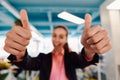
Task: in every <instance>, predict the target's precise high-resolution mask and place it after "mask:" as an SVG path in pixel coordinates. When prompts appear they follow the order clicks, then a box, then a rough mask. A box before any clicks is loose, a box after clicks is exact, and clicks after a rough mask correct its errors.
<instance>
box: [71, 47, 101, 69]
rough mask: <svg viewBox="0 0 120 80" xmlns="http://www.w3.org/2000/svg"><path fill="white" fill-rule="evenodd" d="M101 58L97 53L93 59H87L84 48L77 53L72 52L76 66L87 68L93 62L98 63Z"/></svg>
mask: <svg viewBox="0 0 120 80" xmlns="http://www.w3.org/2000/svg"><path fill="white" fill-rule="evenodd" d="M98 60H99V55H98V54H97V53H96V54H95V55H94V57H93V59H92V61H87V60H86V59H85V51H84V48H83V49H82V51H81V53H79V54H77V53H73V54H72V62H73V64H74V67H75V68H82V69H83V68H85V67H87V66H89V65H91V64H94V65H95V63H97V62H98Z"/></svg>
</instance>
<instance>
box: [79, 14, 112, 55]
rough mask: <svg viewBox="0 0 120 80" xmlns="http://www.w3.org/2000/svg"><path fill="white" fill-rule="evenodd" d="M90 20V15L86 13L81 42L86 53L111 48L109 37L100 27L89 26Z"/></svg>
mask: <svg viewBox="0 0 120 80" xmlns="http://www.w3.org/2000/svg"><path fill="white" fill-rule="evenodd" d="M91 21H92V20H91V16H90V15H89V14H86V15H85V26H84V30H83V33H82V40H81V43H82V44H83V46H84V47H85V49H86V51H87V52H88V53H98V54H103V53H105V52H107V51H109V50H110V49H111V44H110V38H109V36H108V33H107V31H106V30H105V29H102V27H100V26H93V27H92V28H90V25H91Z"/></svg>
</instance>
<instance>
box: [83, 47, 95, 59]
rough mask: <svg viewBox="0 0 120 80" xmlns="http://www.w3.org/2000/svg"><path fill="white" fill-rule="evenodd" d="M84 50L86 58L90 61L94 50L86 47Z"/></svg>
mask: <svg viewBox="0 0 120 80" xmlns="http://www.w3.org/2000/svg"><path fill="white" fill-rule="evenodd" d="M84 50H85V58H86V59H87V61H91V60H92V59H93V57H94V55H95V52H94V51H92V50H90V49H88V48H84Z"/></svg>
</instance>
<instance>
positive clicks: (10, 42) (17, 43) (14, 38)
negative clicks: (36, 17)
mask: <svg viewBox="0 0 120 80" xmlns="http://www.w3.org/2000/svg"><path fill="white" fill-rule="evenodd" d="M20 17H21V22H22V26H20V25H15V26H13V27H12V29H11V31H9V32H8V33H7V34H6V40H5V46H4V50H5V51H6V52H8V53H10V54H13V55H15V56H16V58H17V61H20V60H21V58H22V57H23V56H24V55H25V50H26V46H27V45H28V44H29V41H30V38H31V32H30V27H29V23H28V16H27V12H26V11H25V10H21V11H20Z"/></svg>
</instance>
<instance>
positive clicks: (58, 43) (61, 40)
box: [52, 28, 67, 48]
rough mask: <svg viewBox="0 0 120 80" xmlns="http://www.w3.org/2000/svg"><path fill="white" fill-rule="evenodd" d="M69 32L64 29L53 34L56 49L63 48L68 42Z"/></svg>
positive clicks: (59, 29)
mask: <svg viewBox="0 0 120 80" xmlns="http://www.w3.org/2000/svg"><path fill="white" fill-rule="evenodd" d="M66 34H67V32H66V31H65V30H64V29H62V28H56V29H54V30H53V33H52V42H53V46H54V48H62V47H63V46H64V44H65V43H66V42H67V37H66Z"/></svg>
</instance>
